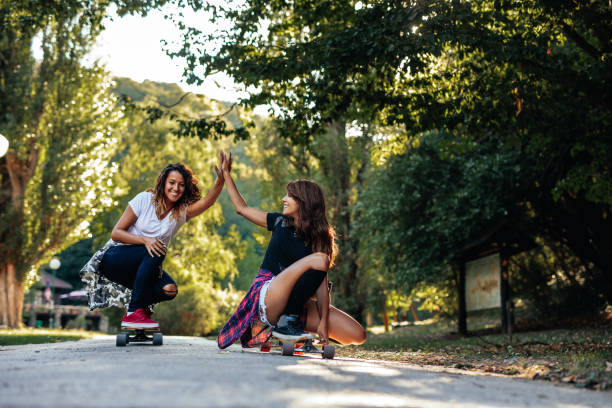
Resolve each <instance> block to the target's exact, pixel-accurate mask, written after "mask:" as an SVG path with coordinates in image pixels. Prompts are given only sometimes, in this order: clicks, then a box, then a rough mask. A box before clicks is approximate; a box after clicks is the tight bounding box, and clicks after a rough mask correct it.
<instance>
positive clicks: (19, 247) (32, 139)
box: [0, 0, 163, 327]
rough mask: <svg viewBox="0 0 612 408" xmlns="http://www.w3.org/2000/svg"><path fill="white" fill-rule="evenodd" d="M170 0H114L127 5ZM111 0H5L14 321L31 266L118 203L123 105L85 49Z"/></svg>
mask: <svg viewBox="0 0 612 408" xmlns="http://www.w3.org/2000/svg"><path fill="white" fill-rule="evenodd" d="M162 3H163V2H159V1H151V2H145V1H141V2H137V4H136V3H135V2H124V1H116V2H114V4H116V5H117V7H118V13H119V14H125V13H134V12H142V11H146V10H147V9H148V8H149V7H151V6H153V5H156V4H162ZM110 4H111V2H109V1H96V2H80V1H74V2H46V1H45V2H42V1H34V0H33V1H25V2H14V1H2V2H0V27H2V28H1V30H2V31H1V37H0V131H1V132H2V133H3V134H5V135H6V136H7V137H8V139H9V140H10V143H11V148H10V149H9V152H8V153H7V155H6V157H5V158H3V159H2V160H3V162H4V163H5V166H3V168H2V170H1V173H0V174H1V175H0V177H1V178H0V186H1V192H0V205H1V206H2V207H1V208H2V215H1V217H2V220H1V223H0V259H1V260H0V322H1V323H2V324H6V325H8V326H9V327H18V326H19V325H20V324H21V309H22V307H21V306H22V302H23V285H24V284H25V283H26V280H27V276H28V273H30V272H33V271H35V270H36V267H37V266H38V265H39V264H41V263H42V262H44V261H46V260H48V259H49V258H50V256H51V255H52V254H53V253H55V252H57V251H59V250H60V249H62V248H64V247H65V246H67V245H69V244H71V243H73V242H75V240H76V239H77V238H79V237H80V236H82V235H83V234H84V233H85V232H86V230H87V220H89V219H90V218H91V216H92V215H94V214H95V213H96V211H99V210H100V209H101V208H103V207H104V206H105V205H108V204H109V198H108V195H107V190H108V186H107V185H105V184H103V182H104V183H105V182H106V179H105V176H107V175H109V174H110V173H111V172H112V169H111V168H108V167H107V164H108V160H109V158H110V154H111V153H112V150H113V145H114V140H113V138H112V134H113V131H114V129H115V127H116V126H117V121H118V119H119V117H118V111H117V109H116V106H115V105H116V101H115V100H114V99H113V98H112V97H111V95H110V81H109V80H108V77H107V76H106V74H105V73H104V71H103V70H102V69H100V68H99V67H96V66H94V67H92V68H84V67H83V66H82V65H81V59H82V58H83V57H84V56H85V54H86V53H87V51H88V50H89V47H90V46H91V44H92V43H93V41H95V38H96V36H97V35H98V34H99V32H100V30H101V29H102V28H103V25H102V21H103V18H104V17H105V16H106V11H107V7H108V6H109V5H110ZM37 35H39V36H40V37H41V44H42V58H41V60H40V61H36V60H35V59H34V57H33V55H32V43H33V40H34V38H35V36H37ZM33 273H34V272H33Z"/></svg>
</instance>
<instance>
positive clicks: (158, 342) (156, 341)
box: [153, 333, 164, 346]
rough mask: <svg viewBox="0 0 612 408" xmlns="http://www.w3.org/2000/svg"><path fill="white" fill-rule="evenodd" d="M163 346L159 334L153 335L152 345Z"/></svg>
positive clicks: (162, 340) (162, 337)
mask: <svg viewBox="0 0 612 408" xmlns="http://www.w3.org/2000/svg"><path fill="white" fill-rule="evenodd" d="M162 344H164V336H163V335H162V334H161V333H153V345H154V346H161V345H162Z"/></svg>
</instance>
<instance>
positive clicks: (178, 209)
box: [147, 163, 201, 221]
mask: <svg viewBox="0 0 612 408" xmlns="http://www.w3.org/2000/svg"><path fill="white" fill-rule="evenodd" d="M173 171H178V172H179V173H181V175H182V176H183V178H184V179H185V191H184V192H183V195H182V196H181V198H179V200H178V201H177V202H176V203H175V204H174V206H173V207H172V218H174V219H175V220H176V221H179V220H180V219H181V214H183V213H184V212H185V210H186V209H187V206H189V204H191V203H194V202H196V201H198V200H199V199H200V197H201V194H200V187H198V179H197V178H196V176H195V175H194V174H193V171H191V169H190V168H189V167H187V166H186V165H184V164H182V163H173V164H169V165H167V166H166V167H165V168H164V169H163V170H162V171H161V172H160V173H159V176H157V182H156V183H155V188H153V189H149V190H147V191H149V192H151V193H153V200H152V201H153V205H154V206H155V214H157V217H158V218H160V217H161V215H162V214H163V213H164V212H166V210H167V208H166V200H164V198H165V196H166V193H165V191H164V189H165V186H166V180H167V179H168V175H169V174H170V173H171V172H173Z"/></svg>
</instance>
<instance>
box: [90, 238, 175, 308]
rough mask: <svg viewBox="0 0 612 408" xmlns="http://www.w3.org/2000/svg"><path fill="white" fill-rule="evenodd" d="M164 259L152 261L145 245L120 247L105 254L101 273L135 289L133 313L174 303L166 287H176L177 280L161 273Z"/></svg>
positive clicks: (131, 306)
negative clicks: (166, 302)
mask: <svg viewBox="0 0 612 408" xmlns="http://www.w3.org/2000/svg"><path fill="white" fill-rule="evenodd" d="M163 261H164V256H155V257H151V255H149V252H148V251H147V249H146V248H145V246H144V245H117V246H114V247H111V248H110V249H109V250H108V251H106V253H105V254H104V258H102V262H101V263H100V272H102V274H103V275H104V276H106V277H107V278H108V279H110V280H111V281H113V282H116V283H118V284H120V285H123V286H125V287H126V288H129V289H132V298H131V299H130V305H129V307H128V311H129V312H133V311H135V310H136V309H140V308H145V307H147V306H149V305H152V304H154V303H159V302H163V301H165V300H171V299H174V298H175V297H176V293H174V294H171V295H169V294H168V293H166V291H164V289H163V287H164V286H166V285H168V284H172V285H176V283H175V282H174V279H172V277H171V276H170V275H168V273H166V272H165V271H163V270H162V269H161V264H162V262H163Z"/></svg>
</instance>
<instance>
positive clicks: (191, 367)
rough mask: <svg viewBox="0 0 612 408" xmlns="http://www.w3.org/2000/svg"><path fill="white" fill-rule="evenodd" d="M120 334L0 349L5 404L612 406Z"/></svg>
mask: <svg viewBox="0 0 612 408" xmlns="http://www.w3.org/2000/svg"><path fill="white" fill-rule="evenodd" d="M164 343H165V344H164V345H163V346H161V347H156V346H151V345H149V344H146V345H145V344H143V345H128V347H122V348H119V347H116V346H115V339H114V337H111V336H105V337H99V338H95V339H93V340H81V341H75V342H64V343H54V344H37V345H26V346H2V347H0V406H1V407H208V406H210V407H291V408H301V407H304V408H313V407H564V408H567V407H612V393H608V392H596V391H591V390H582V389H578V388H574V387H571V386H566V385H555V384H551V383H547V382H542V381H529V380H522V379H513V378H508V377H500V376H488V375H479V374H470V373H467V374H466V373H465V372H459V371H454V370H449V369H441V368H440V369H435V368H432V367H426V368H421V367H417V366H411V365H408V364H399V363H390V362H379V361H376V362H372V361H364V360H349V359H340V358H338V359H335V360H331V361H330V360H322V359H321V358H320V357H318V356H316V357H314V356H313V357H308V356H306V357H303V356H302V357H283V356H281V355H280V354H264V353H257V352H243V351H242V350H241V348H240V347H239V346H236V345H234V346H231V347H230V348H228V349H227V350H223V351H221V350H219V349H218V348H217V345H216V343H215V342H214V341H210V340H206V339H202V338H194V337H169V336H166V337H164Z"/></svg>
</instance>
